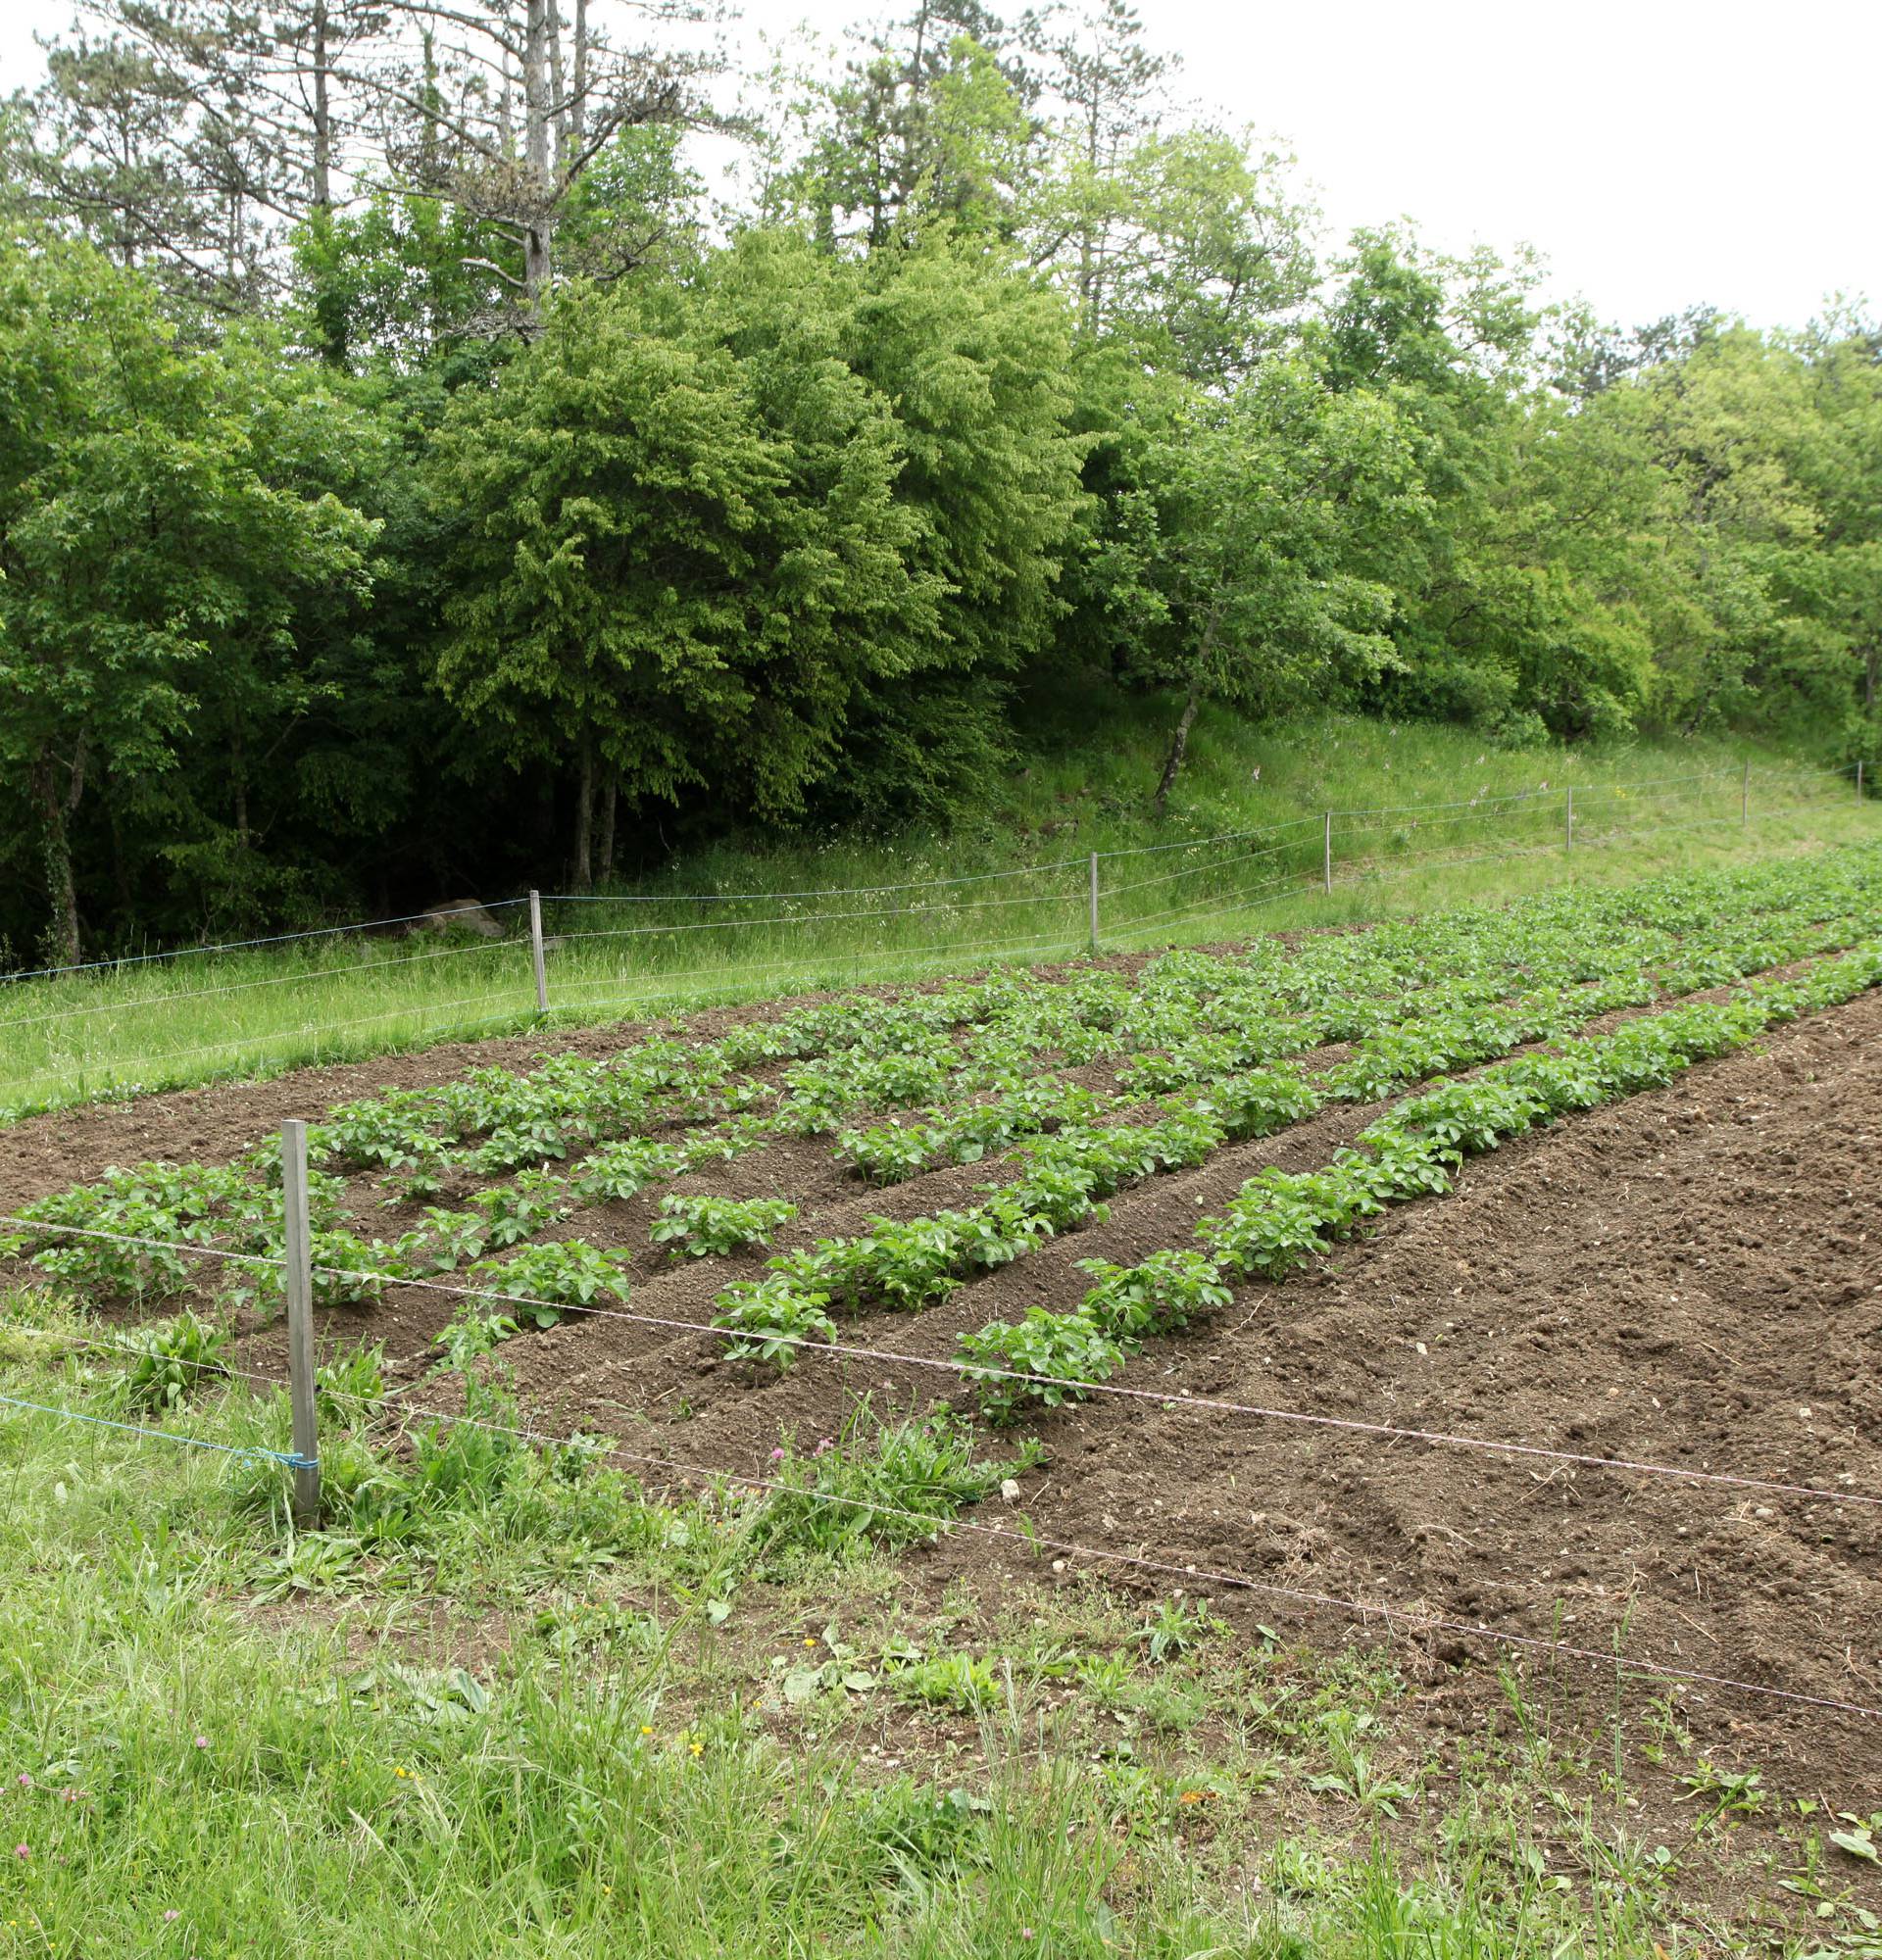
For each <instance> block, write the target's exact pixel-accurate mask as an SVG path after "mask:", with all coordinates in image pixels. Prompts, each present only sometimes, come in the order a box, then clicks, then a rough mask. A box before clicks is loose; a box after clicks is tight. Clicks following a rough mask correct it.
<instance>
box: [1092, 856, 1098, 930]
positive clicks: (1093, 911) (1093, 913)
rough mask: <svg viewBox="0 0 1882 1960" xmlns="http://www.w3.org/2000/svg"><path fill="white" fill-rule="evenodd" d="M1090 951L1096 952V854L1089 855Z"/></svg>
mask: <svg viewBox="0 0 1882 1960" xmlns="http://www.w3.org/2000/svg"><path fill="white" fill-rule="evenodd" d="M1091 950H1092V952H1093V953H1094V954H1095V953H1096V952H1097V951H1098V854H1097V852H1095V851H1094V852H1093V853H1092V854H1091Z"/></svg>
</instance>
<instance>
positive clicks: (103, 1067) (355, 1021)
mask: <svg viewBox="0 0 1882 1960" xmlns="http://www.w3.org/2000/svg"><path fill="white" fill-rule="evenodd" d="M498 998H499V997H498V996H496V995H492V994H466V995H463V996H461V997H460V998H459V999H457V1000H455V1001H436V1002H428V1003H415V1004H413V1005H408V1006H404V1007H387V1008H386V1009H385V1010H384V1011H383V1012H382V1013H377V1014H359V1015H355V1016H354V1017H353V1018H352V1019H350V1020H344V1021H309V1022H305V1023H303V1024H302V1025H301V1026H299V1027H294V1028H280V1029H277V1030H276V1031H275V1032H274V1033H272V1034H248V1035H231V1036H230V1037H229V1038H228V1039H227V1040H226V1041H219V1042H202V1043H199V1044H198V1045H197V1046H195V1047H194V1048H173V1049H165V1050H164V1051H163V1052H162V1053H161V1054H140V1055H132V1056H129V1057H127V1058H125V1059H124V1060H98V1061H93V1060H89V1059H87V1060H83V1061H74V1062H73V1063H72V1064H71V1065H70V1066H69V1067H68V1068H66V1069H65V1070H63V1071H61V1070H56V1069H49V1068H44V1069H40V1070H39V1071H38V1072H37V1073H36V1074H33V1075H29V1076H27V1077H25V1082H26V1083H27V1084H37V1083H41V1082H57V1081H61V1080H64V1079H66V1078H67V1077H70V1076H72V1075H75V1074H97V1075H112V1076H115V1075H119V1074H122V1073H123V1072H124V1070H125V1069H132V1068H151V1067H154V1066H156V1065H157V1064H158V1063H159V1062H165V1061H176V1060H180V1059H183V1058H186V1057H188V1056H190V1055H197V1054H220V1053H222V1052H223V1050H225V1049H231V1048H248V1047H256V1048H265V1047H267V1046H268V1045H269V1044H271V1043H273V1042H283V1041H298V1040H300V1039H302V1038H303V1037H305V1036H309V1035H323V1034H328V1033H331V1032H332V1031H333V1030H334V1029H336V1028H361V1027H366V1026H369V1025H370V1024H371V1023H372V1022H375V1021H391V1020H398V1019H400V1018H401V1017H402V1016H405V1015H409V1014H416V1015H428V1014H441V1013H444V1012H446V1011H448V1010H449V1009H450V1008H453V1007H471V1006H476V1005H478V1004H479V1003H483V1002H491V1001H495V1000H497V999H498ZM535 1017H536V1010H535V1007H534V1005H528V1006H524V1005H521V1004H520V1003H514V1002H513V1003H512V1005H509V1006H508V1007H506V1008H505V1010H504V1011H503V1012H501V1013H497V1014H491V1015H489V1016H488V1017H487V1018H486V1019H485V1020H483V1021H473V1022H471V1023H469V1024H467V1026H466V1029H465V1030H464V1031H466V1032H468V1031H469V1030H470V1029H474V1028H478V1027H487V1026H490V1025H492V1024H494V1023H496V1022H498V1021H509V1020H534V1019H535ZM458 1031H459V1030H457V1029H453V1030H452V1031H451V1033H452V1034H455V1033H457V1032H458ZM447 1038H449V1037H447Z"/></svg>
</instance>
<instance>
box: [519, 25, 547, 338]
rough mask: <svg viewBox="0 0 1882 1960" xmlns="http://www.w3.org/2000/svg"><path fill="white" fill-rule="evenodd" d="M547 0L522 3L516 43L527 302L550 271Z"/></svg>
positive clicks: (535, 294)
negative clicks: (528, 208)
mask: <svg viewBox="0 0 1882 1960" xmlns="http://www.w3.org/2000/svg"><path fill="white" fill-rule="evenodd" d="M550 135H551V130H550V103H549V0H528V12H527V14H526V15H525V17H524V26H523V40H522V136H523V162H524V164H525V165H526V166H527V169H528V173H529V190H530V196H531V200H532V202H533V203H534V206H535V209H534V211H533V212H532V213H531V214H530V216H529V217H528V219H527V220H526V221H525V225H524V230H523V241H522V282H523V286H524V288H525V289H526V290H527V292H528V295H529V298H530V299H531V300H534V299H536V298H537V297H538V296H539V295H540V294H541V292H542V290H543V288H544V287H545V286H547V285H548V283H549V275H550V270H551V265H550V225H551V219H550V207H551V204H552V201H553V196H554V192H553V188H552V186H551V184H550V180H549V150H550Z"/></svg>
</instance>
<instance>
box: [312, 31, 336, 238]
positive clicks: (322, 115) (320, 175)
mask: <svg viewBox="0 0 1882 1960" xmlns="http://www.w3.org/2000/svg"><path fill="white" fill-rule="evenodd" d="M332 172H333V109H332V104H331V101H330V100H329V98H328V95H327V73H326V0H314V184H313V190H314V215H315V217H316V219H318V220H324V219H325V218H327V217H328V216H330V215H331V213H332V210H333V174H332Z"/></svg>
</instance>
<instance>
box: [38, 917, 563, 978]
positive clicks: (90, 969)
mask: <svg viewBox="0 0 1882 1960" xmlns="http://www.w3.org/2000/svg"><path fill="white" fill-rule="evenodd" d="M527 904H528V901H527V900H526V899H492V900H491V901H490V902H489V903H488V904H487V905H476V906H447V907H443V908H442V909H440V910H436V911H428V912H406V913H403V914H402V915H401V916H400V917H398V918H388V919H362V920H359V921H358V922H356V923H355V924H352V925H322V926H317V927H315V928H314V930H313V931H312V932H276V933H271V934H269V935H268V937H266V938H265V939H229V940H223V942H222V943H221V944H220V945H216V946H178V947H173V948H172V949H171V950H170V951H169V952H168V953H127V954H124V955H123V956H121V957H119V958H117V959H81V960H79V961H77V962H76V963H75V964H74V965H71V966H30V967H27V968H26V969H25V971H23V972H18V973H5V974H0V980H7V981H15V980H50V979H54V978H56V977H57V976H58V975H60V974H62V973H96V972H98V971H100V970H101V969H102V968H105V967H109V966H147V965H149V964H150V962H151V961H152V960H156V959H190V958H194V957H195V956H197V955H198V954H203V953H245V952H247V951H248V950H249V949H250V948H252V947H257V946H286V945H287V944H288V943H289V942H290V941H293V940H301V939H331V938H333V937H334V936H335V935H336V934H338V933H343V932H378V931H381V930H382V929H383V928H384V927H386V926H392V925H411V924H413V923H414V922H415V921H416V920H419V919H427V918H455V917H457V916H458V915H459V914H460V913H461V912H471V911H484V912H495V911H502V910H503V909H504V907H507V906H521V905H527Z"/></svg>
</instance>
